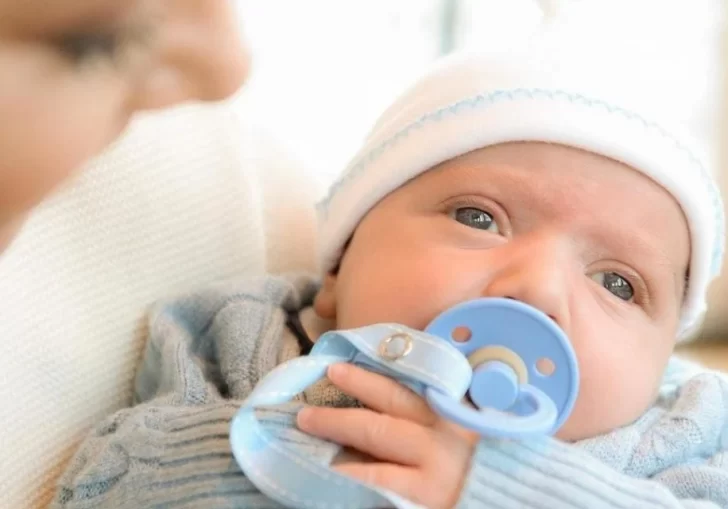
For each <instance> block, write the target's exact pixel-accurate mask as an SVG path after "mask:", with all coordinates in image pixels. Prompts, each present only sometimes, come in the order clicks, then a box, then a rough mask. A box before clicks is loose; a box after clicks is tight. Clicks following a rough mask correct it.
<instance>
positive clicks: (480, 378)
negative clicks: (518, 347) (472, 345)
mask: <svg viewBox="0 0 728 509" xmlns="http://www.w3.org/2000/svg"><path fill="white" fill-rule="evenodd" d="M468 361H469V362H470V366H471V367H472V368H473V380H472V383H471V385H470V390H469V391H468V395H469V396H470V399H471V401H472V402H473V403H474V404H475V406H476V407H478V408H493V409H495V410H507V409H508V408H510V407H511V406H513V404H514V403H515V402H516V400H517V399H518V393H519V386H520V385H522V384H526V383H528V370H527V369H526V365H525V363H524V362H523V359H521V357H519V356H518V354H516V353H515V352H514V351H513V350H511V349H509V348H506V347H504V346H486V347H482V348H479V349H477V350H476V351H474V352H473V353H471V354H470V355H469V356H468Z"/></svg>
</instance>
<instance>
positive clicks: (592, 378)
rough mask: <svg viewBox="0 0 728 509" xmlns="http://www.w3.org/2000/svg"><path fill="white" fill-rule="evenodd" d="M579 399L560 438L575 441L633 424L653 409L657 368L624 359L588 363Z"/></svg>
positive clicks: (584, 362) (582, 365) (582, 369)
mask: <svg viewBox="0 0 728 509" xmlns="http://www.w3.org/2000/svg"><path fill="white" fill-rule="evenodd" d="M579 369H580V372H581V382H580V387H579V396H578V399H577V402H576V405H575V407H574V411H573V413H572V415H571V417H570V418H569V419H568V421H567V422H566V424H565V425H564V427H563V428H562V429H561V430H560V432H559V433H558V434H557V436H558V437H559V438H561V439H563V440H568V441H574V440H582V439H585V438H589V437H593V436H596V435H601V434H604V433H608V432H610V431H613V430H614V429H616V428H619V427H622V426H626V425H628V424H631V423H632V422H634V421H635V420H636V419H638V418H639V417H640V416H641V415H642V414H643V413H645V411H646V410H647V409H648V408H649V407H650V406H651V405H652V403H653V401H654V397H655V393H656V387H657V386H658V384H659V377H658V376H657V374H656V371H655V370H654V369H653V366H649V365H647V364H646V363H643V362H640V361H639V360H637V358H635V359H634V360H628V359H626V358H625V357H623V356H621V355H620V356H615V357H611V358H608V357H601V358H597V357H594V358H593V359H584V360H582V361H581V362H580V366H579Z"/></svg>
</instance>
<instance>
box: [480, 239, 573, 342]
mask: <svg viewBox="0 0 728 509" xmlns="http://www.w3.org/2000/svg"><path fill="white" fill-rule="evenodd" d="M499 249H500V250H502V251H501V253H499V256H498V257H497V260H496V262H495V264H496V266H495V268H494V270H493V272H492V276H491V277H490V278H489V280H488V284H487V285H486V287H485V289H484V291H483V295H484V296H486V297H503V298H508V299H514V300H518V301H521V302H524V303H526V304H529V305H530V306H533V307H535V308H536V309H538V310H540V311H541V312H543V313H545V314H546V315H548V316H549V317H550V318H551V319H552V320H554V321H555V322H556V323H557V324H558V325H559V326H560V327H561V328H562V329H564V330H565V331H567V333H568V327H569V305H568V304H569V294H570V291H571V285H570V283H569V280H570V277H571V271H570V270H569V269H570V264H569V261H568V253H567V250H566V249H565V248H563V247H562V246H561V245H560V243H559V242H558V241H552V240H548V239H540V240H538V241H537V242H523V243H521V244H520V245H519V241H518V240H516V241H512V242H510V243H509V244H508V245H506V246H503V247H502V248H499Z"/></svg>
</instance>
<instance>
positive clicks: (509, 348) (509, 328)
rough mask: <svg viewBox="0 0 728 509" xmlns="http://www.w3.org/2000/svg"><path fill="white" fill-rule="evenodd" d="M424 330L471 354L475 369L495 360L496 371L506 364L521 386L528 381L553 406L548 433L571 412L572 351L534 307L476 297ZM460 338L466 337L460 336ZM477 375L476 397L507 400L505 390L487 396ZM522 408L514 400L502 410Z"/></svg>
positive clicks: (520, 411) (575, 376)
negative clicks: (502, 394) (499, 394)
mask: <svg viewBox="0 0 728 509" xmlns="http://www.w3.org/2000/svg"><path fill="white" fill-rule="evenodd" d="M425 332H427V333H430V334H433V335H436V336H439V337H441V338H443V339H444V340H445V341H447V342H448V343H449V344H450V345H452V346H454V347H455V348H457V349H458V350H459V351H460V352H461V353H462V354H463V355H465V356H466V357H468V358H469V359H471V361H473V362H472V364H473V366H472V367H473V370H474V372H476V373H477V371H478V368H479V366H484V365H486V364H488V363H495V364H491V366H492V367H497V369H499V370H500V369H502V365H503V364H505V365H506V366H508V367H510V369H512V370H513V373H514V374H515V375H516V376H517V379H518V383H519V384H520V386H523V385H525V384H528V385H532V386H533V387H535V388H537V389H539V390H540V391H542V392H543V393H545V394H546V395H547V396H548V397H549V399H551V400H552V401H553V403H554V405H555V407H556V409H557V411H558V417H557V419H556V422H555V424H554V429H553V430H552V433H553V432H556V430H558V429H559V428H560V427H561V425H562V424H563V423H564V421H566V419H567V418H568V417H569V415H570V414H571V411H572V409H573V407H574V403H575V401H576V396H577V393H578V386H579V371H578V366H577V362H576V355H575V354H574V351H573V348H572V347H571V343H570V342H569V340H568V338H567V337H566V335H565V334H564V332H563V331H562V330H561V328H560V327H559V326H558V325H557V324H556V323H555V322H554V321H553V320H552V319H551V318H549V317H548V316H546V315H545V314H544V313H542V312H541V311H539V310H538V309H536V308H534V307H532V306H529V305H527V304H524V303H523V302H519V301H516V300H511V299H503V298H482V299H476V300H472V301H468V302H464V303H462V304H458V305H456V306H454V307H452V308H451V309H449V310H447V311H445V312H444V313H442V314H441V315H440V316H438V317H437V318H435V320H433V321H432V323H430V325H428V326H427V328H426V329H425ZM464 337H465V338H468V339H467V340H463V338H464ZM492 367H491V368H489V369H488V371H490V372H492V371H493V370H492ZM506 371H508V368H506ZM504 373H505V372H504ZM508 376H510V375H508ZM478 378H479V377H477V376H474V377H473V386H471V389H470V393H471V395H473V396H476V399H479V400H481V401H488V400H493V401H509V400H511V399H512V397H511V396H510V395H508V396H507V397H506V398H505V399H504V398H500V397H495V396H494V397H490V398H489V397H488V396H487V392H488V390H489V387H487V386H486V385H487V384H485V383H484V384H483V386H480V385H478V386H475V384H477V383H478ZM483 379H484V380H487V379H488V377H484V378H483ZM496 385H499V384H496ZM493 389H494V390H495V387H493ZM475 403H478V402H477V401H475ZM496 406H500V405H496ZM526 407H527V405H526V404H525V403H524V401H523V400H520V399H519V400H517V401H516V402H515V404H514V405H512V406H511V407H510V408H508V409H507V410H508V411H509V412H512V413H514V414H517V415H524V414H527V413H528V412H529V411H530V409H529V408H526Z"/></svg>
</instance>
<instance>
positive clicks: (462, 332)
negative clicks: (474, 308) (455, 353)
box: [450, 325, 473, 343]
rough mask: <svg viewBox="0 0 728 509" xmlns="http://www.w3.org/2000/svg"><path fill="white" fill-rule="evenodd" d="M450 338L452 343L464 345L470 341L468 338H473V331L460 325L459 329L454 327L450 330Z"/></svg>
mask: <svg viewBox="0 0 728 509" xmlns="http://www.w3.org/2000/svg"><path fill="white" fill-rule="evenodd" d="M450 337H452V339H453V341H456V342H458V343H465V342H467V341H470V338H472V337H473V331H471V330H470V329H469V328H468V327H465V326H463V325H461V326H460V327H455V328H454V329H453V330H452V333H451V334H450Z"/></svg>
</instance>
